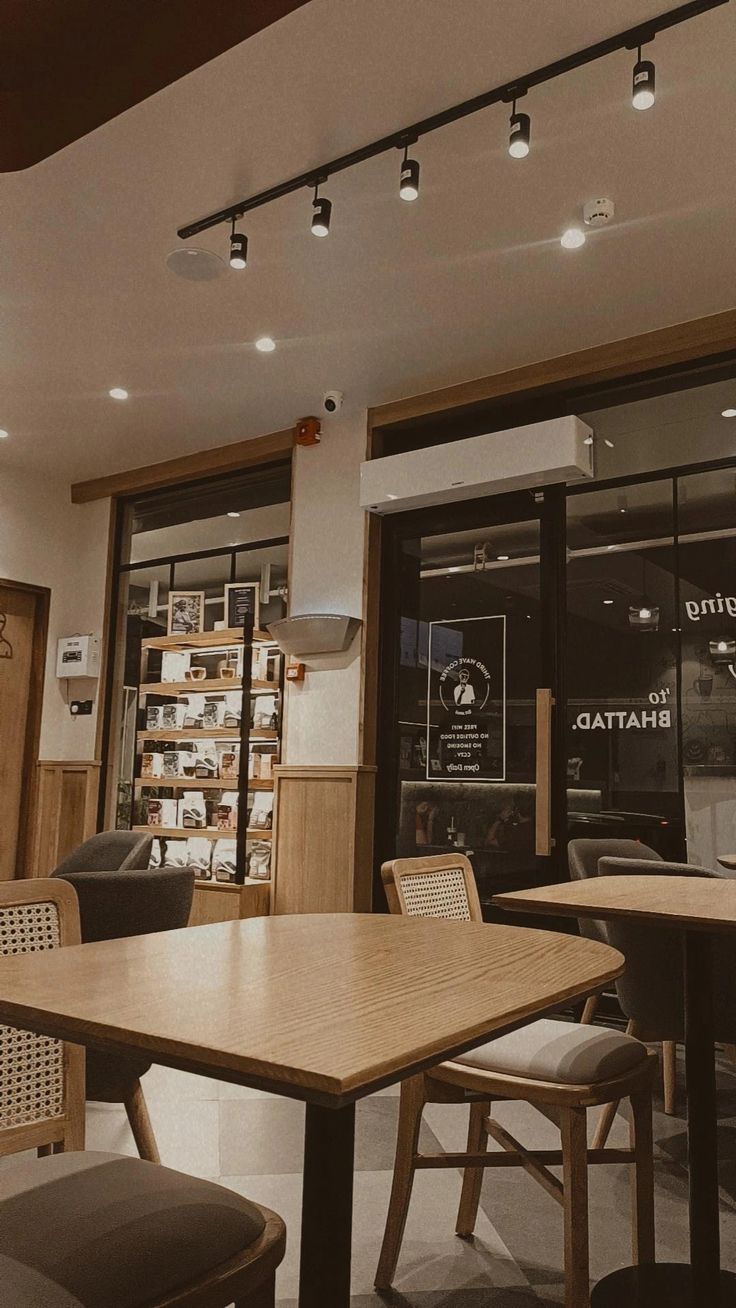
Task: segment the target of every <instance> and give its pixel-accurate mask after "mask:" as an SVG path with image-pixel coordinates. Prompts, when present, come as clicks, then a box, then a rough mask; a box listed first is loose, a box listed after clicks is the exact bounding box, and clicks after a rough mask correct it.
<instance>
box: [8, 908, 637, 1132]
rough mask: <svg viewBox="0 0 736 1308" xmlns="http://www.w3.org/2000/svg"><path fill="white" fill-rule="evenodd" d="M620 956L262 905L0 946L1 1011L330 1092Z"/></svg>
mask: <svg viewBox="0 0 736 1308" xmlns="http://www.w3.org/2000/svg"><path fill="white" fill-rule="evenodd" d="M623 962H624V960H623V957H622V956H621V954H619V953H618V952H617V951H616V950H614V949H611V948H609V947H608V946H607V945H602V944H600V943H598V942H596V941H590V940H581V939H578V938H577V937H575V936H568V935H561V934H558V933H555V932H549V931H537V930H532V929H527V928H523V927H514V926H495V925H494V926H491V925H485V924H483V923H476V922H457V921H445V920H440V919H436V918H401V917H391V916H386V915H375V916H373V915H370V914H349V913H338V914H320V915H304V916H276V917H262V918H252V919H250V920H247V921H240V922H225V923H218V924H217V925H214V926H201V927H187V928H184V929H183V930H181V931H166V932H162V933H159V934H157V935H148V936H133V937H130V938H128V939H124V940H108V941H104V942H100V943H98V944H87V945H77V946H70V947H68V948H64V949H59V950H50V951H47V952H44V953H38V954H32V955H18V956H15V957H9V958H3V959H0V1020H1V1021H5V1022H9V1023H11V1024H13V1025H15V1026H20V1027H26V1028H29V1029H31V1030H33V1031H39V1032H41V1033H42V1034H45V1035H51V1036H57V1037H61V1038H66V1039H69V1040H72V1041H76V1042H78V1043H81V1044H89V1045H93V1046H95V1047H97V1048H101V1049H107V1050H110V1051H118V1052H121V1053H123V1052H128V1053H130V1052H132V1051H138V1052H143V1053H146V1052H147V1053H150V1054H151V1055H152V1056H153V1060H154V1061H155V1062H160V1063H164V1064H166V1065H168V1066H171V1067H178V1068H182V1069H184V1070H185V1071H192V1072H198V1073H200V1074H202V1075H205V1076H207V1075H209V1076H214V1077H217V1078H218V1079H222V1080H230V1081H236V1082H239V1083H241V1084H244V1085H250V1086H256V1087H258V1088H261V1089H265V1090H272V1091H275V1092H276V1093H281V1094H285V1095H288V1096H290V1097H292V1098H297V1099H307V1100H310V1101H312V1102H314V1103H322V1104H330V1105H332V1106H335V1107H339V1106H340V1105H341V1104H344V1103H349V1102H351V1101H352V1100H354V1099H357V1098H359V1097H360V1096H362V1095H364V1094H367V1093H369V1092H370V1091H371V1090H374V1089H377V1088H379V1087H380V1086H381V1085H388V1084H391V1083H392V1082H394V1081H398V1080H401V1079H403V1077H404V1076H406V1075H408V1074H409V1073H410V1072H413V1071H418V1070H420V1069H421V1068H423V1067H429V1066H432V1065H433V1064H436V1063H437V1062H440V1061H442V1059H443V1058H445V1057H449V1056H450V1055H452V1054H457V1053H460V1052H462V1051H464V1050H466V1049H470V1048H473V1047H474V1046H475V1045H478V1044H481V1043H483V1041H484V1040H486V1039H488V1038H490V1037H491V1036H493V1035H494V1034H500V1033H502V1032H504V1031H508V1030H510V1029H512V1028H514V1027H515V1026H519V1025H522V1024H523V1023H524V1021H525V1020H528V1019H530V1018H533V1017H536V1016H538V1015H540V1014H541V1013H543V1012H549V1011H551V1010H553V1009H554V1008H556V1007H558V1006H559V1005H560V1004H561V1003H562V1002H564V1001H566V1000H568V999H571V998H574V997H577V996H581V995H585V994H589V993H591V992H592V991H593V990H596V989H599V988H601V987H602V986H603V985H604V984H605V983H607V982H608V981H610V980H612V979H613V978H615V977H616V976H618V975H619V974H620V973H621V971H622V970H623Z"/></svg>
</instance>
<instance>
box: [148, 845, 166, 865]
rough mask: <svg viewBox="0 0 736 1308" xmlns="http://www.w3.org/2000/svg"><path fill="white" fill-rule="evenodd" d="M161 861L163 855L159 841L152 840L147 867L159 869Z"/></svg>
mask: <svg viewBox="0 0 736 1308" xmlns="http://www.w3.org/2000/svg"><path fill="white" fill-rule="evenodd" d="M162 859H163V853H162V850H161V841H160V840H154V842H153V844H152V845H151V857H150V858H149V860H148V866H149V867H160V866H161V861H162Z"/></svg>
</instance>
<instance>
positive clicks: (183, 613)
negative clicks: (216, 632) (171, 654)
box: [168, 590, 204, 636]
mask: <svg viewBox="0 0 736 1308" xmlns="http://www.w3.org/2000/svg"><path fill="white" fill-rule="evenodd" d="M198 631H204V591H203V590H172V591H169V625H168V632H169V635H170V636H191V635H193V634H194V633H195V632H198Z"/></svg>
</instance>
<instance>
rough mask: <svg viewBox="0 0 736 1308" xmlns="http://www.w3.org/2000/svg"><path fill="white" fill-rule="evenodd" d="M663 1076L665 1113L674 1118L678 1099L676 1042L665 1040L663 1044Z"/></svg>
mask: <svg viewBox="0 0 736 1308" xmlns="http://www.w3.org/2000/svg"><path fill="white" fill-rule="evenodd" d="M662 1076H663V1079H664V1111H665V1112H666V1114H667V1116H668V1117H674V1116H675V1101H676V1099H677V1045H676V1044H675V1042H674V1040H665V1041H663V1043H662Z"/></svg>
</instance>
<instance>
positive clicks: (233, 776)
mask: <svg viewBox="0 0 736 1308" xmlns="http://www.w3.org/2000/svg"><path fill="white" fill-rule="evenodd" d="M219 753H220V776H221V777H222V779H223V781H237V779H238V774H239V772H240V746H239V745H235V746H228V748H227V749H222V750H220V751H219Z"/></svg>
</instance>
